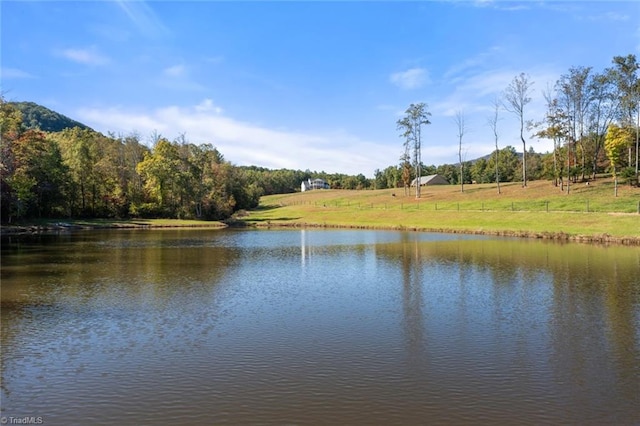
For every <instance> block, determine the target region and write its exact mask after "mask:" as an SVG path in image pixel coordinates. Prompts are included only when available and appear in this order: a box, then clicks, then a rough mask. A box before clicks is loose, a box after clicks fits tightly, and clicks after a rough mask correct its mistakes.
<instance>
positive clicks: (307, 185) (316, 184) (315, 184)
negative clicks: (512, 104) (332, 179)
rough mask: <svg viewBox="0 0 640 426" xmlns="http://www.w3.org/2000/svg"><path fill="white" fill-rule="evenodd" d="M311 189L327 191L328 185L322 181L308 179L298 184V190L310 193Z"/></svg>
mask: <svg viewBox="0 0 640 426" xmlns="http://www.w3.org/2000/svg"><path fill="white" fill-rule="evenodd" d="M312 189H329V184H328V183H327V182H325V181H324V180H323V179H309V180H303V181H302V183H301V184H300V190H301V191H302V192H304V191H311V190H312Z"/></svg>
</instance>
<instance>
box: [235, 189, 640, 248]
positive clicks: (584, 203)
mask: <svg viewBox="0 0 640 426" xmlns="http://www.w3.org/2000/svg"><path fill="white" fill-rule="evenodd" d="M611 185H612V183H611V181H610V180H600V181H597V182H595V183H591V185H588V186H587V185H575V186H574V187H573V188H571V190H572V192H570V194H569V195H567V194H566V192H563V191H560V190H559V189H558V188H555V187H553V186H552V185H551V184H550V183H549V182H542V181H539V182H533V183H530V184H529V186H528V187H527V188H521V187H519V185H518V184H505V185H501V186H502V190H501V194H497V192H496V188H495V185H490V184H485V185H468V186H467V187H466V190H465V192H460V187H459V186H454V185H446V186H439V187H427V188H425V189H423V195H422V197H421V198H420V199H418V200H417V199H415V197H414V196H413V193H412V194H411V195H407V196H405V195H404V192H403V189H402V188H400V189H394V190H391V189H384V190H362V191H348V190H322V191H310V192H304V193H294V194H279V195H269V196H265V197H262V199H261V201H260V206H259V207H258V208H257V209H255V210H252V211H249V212H246V213H244V214H242V215H241V217H238V223H239V224H242V225H245V226H256V227H331V228H358V229H397V230H415V231H428V232H446V233H468V234H484V235H498V236H513V237H525V238H538V239H548V240H559V241H580V242H589V243H616V244H627V245H640V214H638V206H639V205H640V188H636V187H624V188H621V189H622V190H621V191H620V192H619V196H618V197H614V196H613V191H610V190H611V188H612V187H611Z"/></svg>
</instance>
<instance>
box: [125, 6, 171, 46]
mask: <svg viewBox="0 0 640 426" xmlns="http://www.w3.org/2000/svg"><path fill="white" fill-rule="evenodd" d="M115 3H116V4H117V5H118V6H119V7H120V9H121V10H122V11H124V13H125V14H126V15H127V16H128V17H129V19H131V21H132V22H133V24H134V25H135V26H136V28H137V29H138V31H140V33H142V34H143V35H144V36H146V37H149V38H157V37H163V36H166V35H168V34H169V29H168V28H167V27H166V26H165V25H164V24H163V23H162V21H161V20H160V19H159V18H158V16H157V15H156V13H155V12H154V11H153V9H152V8H151V7H150V6H149V5H148V4H147V2H145V1H143V0H116V1H115Z"/></svg>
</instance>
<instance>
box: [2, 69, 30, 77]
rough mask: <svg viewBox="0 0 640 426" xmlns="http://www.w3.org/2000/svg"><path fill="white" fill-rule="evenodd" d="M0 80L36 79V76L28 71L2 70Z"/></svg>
mask: <svg viewBox="0 0 640 426" xmlns="http://www.w3.org/2000/svg"><path fill="white" fill-rule="evenodd" d="M0 78H2V79H9V78H16V79H17V78H35V76H34V75H32V74H29V73H28V72H26V71H23V70H21V69H18V68H5V67H2V68H0Z"/></svg>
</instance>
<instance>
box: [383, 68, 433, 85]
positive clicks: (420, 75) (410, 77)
mask: <svg viewBox="0 0 640 426" xmlns="http://www.w3.org/2000/svg"><path fill="white" fill-rule="evenodd" d="M389 81H390V82H391V83H393V84H395V85H396V86H398V87H400V88H401V89H419V88H420V87H422V86H424V85H425V84H428V83H429V82H430V80H429V73H428V72H427V70H426V69H424V68H411V69H408V70H406V71H401V72H396V73H393V74H391V76H390V77H389Z"/></svg>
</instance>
